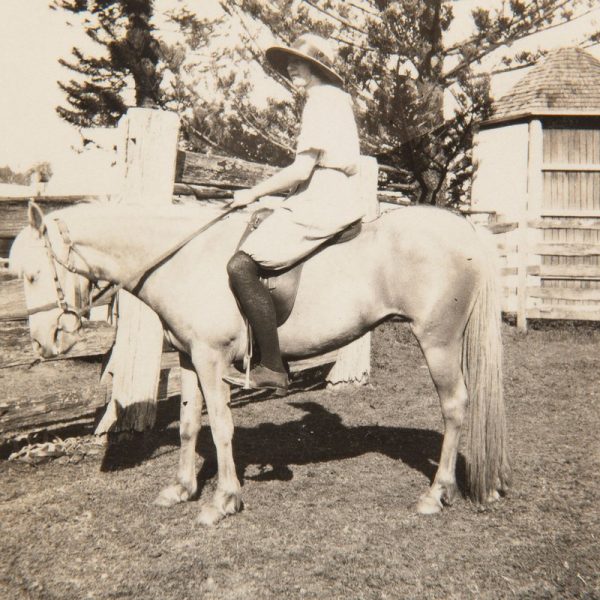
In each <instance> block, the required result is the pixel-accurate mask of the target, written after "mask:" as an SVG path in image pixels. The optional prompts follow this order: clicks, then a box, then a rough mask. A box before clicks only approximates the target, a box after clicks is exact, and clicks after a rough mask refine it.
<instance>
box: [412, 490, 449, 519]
mask: <svg viewBox="0 0 600 600" xmlns="http://www.w3.org/2000/svg"><path fill="white" fill-rule="evenodd" d="M442 508H443V507H442V503H441V502H440V501H439V500H438V499H437V498H432V497H431V496H429V495H428V494H426V495H424V496H421V498H420V499H419V502H418V503H417V512H418V513H419V514H420V515H436V514H438V513H440V512H442Z"/></svg>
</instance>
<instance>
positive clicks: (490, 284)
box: [11, 203, 510, 524]
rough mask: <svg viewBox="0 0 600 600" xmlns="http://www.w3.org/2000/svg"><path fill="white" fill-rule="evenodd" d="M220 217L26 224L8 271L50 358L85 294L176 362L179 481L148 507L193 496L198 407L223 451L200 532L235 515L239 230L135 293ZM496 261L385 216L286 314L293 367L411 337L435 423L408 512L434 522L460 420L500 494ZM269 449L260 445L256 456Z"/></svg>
mask: <svg viewBox="0 0 600 600" xmlns="http://www.w3.org/2000/svg"><path fill="white" fill-rule="evenodd" d="M215 214H216V213H215V209H212V208H205V207H191V208H190V207H182V206H169V207H166V208H162V209H153V208H148V207H129V206H128V207H125V206H122V205H114V206H111V205H107V204H98V205H94V204H91V205H78V206H75V207H71V208H67V209H63V210H60V211H56V212H53V213H50V214H49V215H48V216H46V217H44V215H43V214H42V212H41V210H40V209H39V207H38V206H37V205H35V204H34V203H32V204H31V205H30V208H29V223H30V225H29V227H27V228H26V229H25V230H23V231H22V232H21V233H20V234H19V236H18V237H17V239H16V241H15V243H14V245H13V249H12V252H11V267H12V269H13V270H15V271H17V272H18V273H19V274H20V275H22V276H23V278H24V286H25V293H26V298H27V303H28V308H29V310H30V331H31V336H32V339H33V344H34V346H35V347H36V348H37V349H38V350H39V352H40V353H41V354H42V355H43V356H46V357H49V356H54V355H57V354H59V353H62V352H66V351H67V350H68V349H69V348H70V347H72V346H73V344H74V343H76V341H77V340H78V339H79V327H80V316H81V313H82V309H81V303H80V302H78V301H77V299H76V297H82V296H85V294H86V291H87V290H89V283H90V281H91V282H96V281H99V280H104V281H110V282H114V283H121V284H125V283H126V288H127V289H129V291H131V292H133V293H135V294H136V295H137V296H138V297H139V298H141V299H142V300H143V301H144V302H145V303H146V304H148V305H149V306H150V307H151V308H152V309H154V310H155V311H156V313H157V314H158V315H159V316H160V318H161V320H162V322H163V324H164V327H165V330H166V332H167V334H168V335H169V337H170V339H171V341H172V343H173V345H174V346H175V347H176V348H177V349H178V350H179V352H180V359H181V421H180V436H181V454H180V461H179V468H178V472H177V481H176V483H175V484H173V485H170V486H168V487H167V488H165V489H164V490H163V491H162V492H161V493H160V495H159V496H158V499H157V502H158V503H159V504H161V505H165V506H170V505H174V504H176V503H178V502H183V501H186V500H189V499H190V498H192V497H193V496H194V494H195V493H196V490H197V475H196V465H195V460H196V440H197V436H198V433H199V430H200V420H201V413H202V406H203V400H204V401H205V402H206V407H207V411H208V417H209V421H210V425H211V428H212V435H213V440H214V443H215V446H216V451H217V461H218V484H217V489H216V491H215V493H214V496H213V498H212V500H211V501H210V503H208V504H206V505H204V506H203V507H202V509H201V512H200V516H199V520H200V522H201V523H203V524H214V523H216V522H217V521H219V520H220V519H222V518H223V517H225V516H227V515H229V514H233V513H235V512H237V511H239V510H240V509H241V506H242V501H241V494H240V483H239V481H238V479H237V476H236V469H235V464H234V459H233V452H232V437H233V433H234V427H233V421H232V415H231V410H230V406H229V399H230V390H229V386H228V385H227V384H226V383H224V382H223V380H222V377H223V374H224V372H225V371H226V369H228V368H229V367H230V365H231V364H232V362H233V361H235V360H240V359H241V358H242V357H243V355H244V349H245V346H246V328H245V326H244V321H243V318H242V316H241V314H240V312H239V309H238V307H237V305H236V302H235V299H234V296H233V294H232V293H231V290H230V288H229V285H228V280H227V274H226V268H225V265H226V263H227V261H228V259H229V258H230V256H231V255H232V254H233V252H234V250H235V248H236V244H237V242H238V240H239V238H240V235H241V234H242V232H243V230H244V228H245V226H246V224H247V221H248V214H247V213H246V214H244V213H239V212H237V213H234V214H232V215H230V216H228V217H227V218H225V219H223V220H221V221H219V222H218V223H216V224H215V225H214V226H212V227H210V228H209V229H207V230H206V231H204V232H203V233H202V234H201V235H199V236H197V237H195V238H193V239H192V240H191V241H190V242H189V243H188V244H186V245H185V246H183V247H182V248H181V249H180V250H179V251H178V252H176V253H175V254H174V255H173V256H171V257H170V258H169V259H168V260H166V261H162V262H161V263H160V264H159V265H158V266H157V267H156V268H154V269H152V270H151V271H149V272H148V273H147V274H146V275H145V276H144V277H142V278H141V279H139V281H137V282H136V281H134V282H131V278H132V277H133V276H134V274H136V273H139V269H140V267H141V266H143V265H144V264H145V263H147V261H148V259H149V257H152V256H159V255H161V254H164V253H165V251H166V250H168V249H169V248H170V247H173V246H175V245H176V244H177V242H178V241H180V240H181V239H182V238H184V237H186V235H189V234H190V232H192V231H193V230H194V229H197V228H198V226H199V225H202V224H203V223H205V222H207V221H209V220H210V219H211V218H213V217H214V216H215ZM491 257H492V252H491V250H490V249H489V246H488V245H487V244H486V243H485V242H484V241H483V240H482V239H481V237H480V236H479V235H478V234H477V232H476V231H475V229H474V228H473V227H472V226H471V225H470V224H469V223H468V222H467V221H466V220H465V219H464V218H462V217H460V216H458V215H455V214H452V213H451V212H449V211H445V210H440V209H436V208H431V207H413V208H405V209H400V210H396V211H393V212H390V213H388V214H385V215H383V216H382V217H381V218H379V219H378V220H376V221H374V222H372V223H368V224H365V225H364V226H363V231H362V233H361V234H360V235H359V236H358V237H356V238H355V239H353V240H351V241H348V242H346V243H343V244H338V245H332V246H327V247H326V248H324V249H322V250H321V251H320V252H317V253H316V254H315V255H314V256H312V257H311V258H310V259H309V260H308V261H307V262H306V264H305V267H304V271H303V273H302V279H301V282H300V287H299V291H298V294H297V297H296V302H295V306H294V309H293V311H292V313H291V315H290V317H289V318H288V319H287V321H286V322H285V323H284V324H283V325H282V327H281V328H280V332H279V334H280V341H281V348H282V352H283V354H284V356H286V357H287V358H290V359H292V358H294V359H295V358H301V357H307V356H313V355H318V354H321V353H324V352H327V351H329V350H332V349H334V348H339V347H341V346H344V345H345V344H348V343H349V342H351V341H352V340H354V339H356V338H358V337H359V336H361V335H362V334H364V333H365V332H366V331H368V330H369V329H371V328H373V327H374V326H375V325H377V324H378V323H380V322H381V321H383V320H384V319H386V318H388V317H390V316H400V317H403V318H404V319H406V321H408V323H409V325H410V327H411V329H412V331H413V333H414V335H415V336H416V338H417V340H418V342H419V344H420V346H421V349H422V351H423V354H424V356H425V359H426V361H427V365H428V367H429V371H430V373H431V376H432V379H433V382H434V384H435V387H436V389H437V392H438V395H439V398H440V402H441V408H442V415H443V418H444V440H443V445H442V451H441V457H440V461H439V467H438V470H437V473H436V475H435V478H434V480H433V482H432V484H431V486H430V488H429V489H428V490H427V491H426V492H425V493H424V494H423V495H422V496H421V497H420V499H419V502H418V505H417V510H418V511H419V512H421V513H435V512H438V511H440V510H441V509H442V506H443V503H451V502H452V500H453V499H454V497H455V495H456V493H457V484H456V476H455V470H456V458H457V453H458V444H459V437H460V432H461V426H462V424H463V421H464V419H465V417H466V415H467V407H468V406H470V410H469V411H468V412H469V421H470V422H469V436H468V448H467V454H468V463H467V466H468V479H469V482H468V484H469V485H468V489H469V494H470V496H471V498H472V499H473V500H474V501H476V502H478V503H485V502H488V501H491V500H494V499H496V498H497V497H498V493H499V492H501V491H503V490H504V489H505V488H506V487H507V485H508V480H509V472H510V468H509V461H508V452H507V447H506V426H505V416H504V401H503V396H502V366H501V360H502V356H501V354H502V352H501V333H500V309H499V303H498V297H497V287H496V273H495V270H494V261H493V260H492V259H491ZM266 443H268V440H266Z"/></svg>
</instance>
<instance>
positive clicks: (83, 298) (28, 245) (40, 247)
mask: <svg viewBox="0 0 600 600" xmlns="http://www.w3.org/2000/svg"><path fill="white" fill-rule="evenodd" d="M28 216H29V227H26V228H25V229H24V230H23V231H22V232H21V233H19V235H18V236H17V238H16V239H15V242H14V244H13V246H12V248H11V253H10V269H11V271H13V272H14V273H16V274H17V275H18V276H20V277H22V278H23V285H24V288H25V300H26V303H27V312H28V315H29V328H30V334H31V339H32V341H33V346H34V349H35V350H36V351H37V352H38V353H39V354H41V355H42V356H43V357H44V358H49V357H52V356H57V355H58V354H62V353H65V352H67V351H68V350H69V349H70V348H72V347H73V346H74V345H75V343H77V341H79V340H80V339H81V333H80V330H81V315H82V313H83V312H84V311H85V306H86V302H87V301H88V300H89V294H90V282H89V280H88V279H86V278H85V277H83V276H82V275H80V274H78V273H77V272H74V271H73V270H71V269H72V264H71V262H70V261H71V258H70V254H71V246H70V245H69V244H68V243H66V241H65V239H64V238H63V235H62V234H61V232H60V230H59V227H58V225H57V223H56V222H54V221H49V222H48V223H46V221H45V219H44V215H43V213H42V211H41V209H40V208H39V206H37V204H35V203H34V202H31V203H30V205H29V210H28Z"/></svg>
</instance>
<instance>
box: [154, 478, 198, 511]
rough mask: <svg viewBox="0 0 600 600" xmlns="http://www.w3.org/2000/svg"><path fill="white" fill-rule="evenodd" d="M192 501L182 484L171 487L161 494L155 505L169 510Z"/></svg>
mask: <svg viewBox="0 0 600 600" xmlns="http://www.w3.org/2000/svg"><path fill="white" fill-rule="evenodd" d="M189 499H190V494H189V493H188V491H187V490H186V489H185V488H184V487H183V486H182V485H180V484H178V483H176V484H175V485H170V486H168V487H166V488H165V489H164V490H162V491H161V492H160V494H159V495H158V496H157V498H156V500H154V504H155V505H156V506H163V507H165V508H169V507H171V506H175V505H176V504H180V503H181V502H187V500H189Z"/></svg>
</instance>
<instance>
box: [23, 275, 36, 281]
mask: <svg viewBox="0 0 600 600" xmlns="http://www.w3.org/2000/svg"><path fill="white" fill-rule="evenodd" d="M25 279H27V281H28V283H35V280H36V279H37V273H27V275H25Z"/></svg>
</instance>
